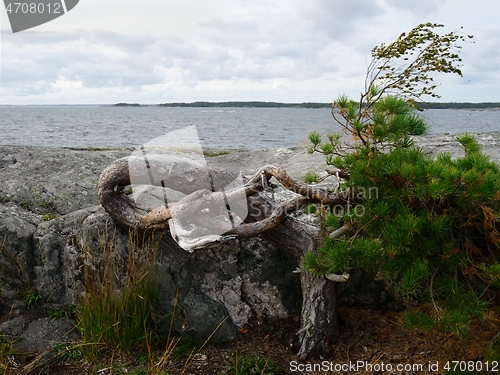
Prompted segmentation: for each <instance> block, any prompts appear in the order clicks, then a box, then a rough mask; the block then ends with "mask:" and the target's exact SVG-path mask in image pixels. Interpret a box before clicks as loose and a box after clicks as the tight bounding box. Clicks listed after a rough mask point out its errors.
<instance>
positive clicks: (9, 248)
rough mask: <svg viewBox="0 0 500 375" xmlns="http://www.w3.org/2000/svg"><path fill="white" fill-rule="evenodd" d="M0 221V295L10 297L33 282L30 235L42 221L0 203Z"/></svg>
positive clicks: (12, 206) (20, 209)
mask: <svg viewBox="0 0 500 375" xmlns="http://www.w3.org/2000/svg"><path fill="white" fill-rule="evenodd" d="M0 218H1V219H0V292H1V295H3V296H9V297H12V296H13V294H14V293H15V291H16V290H18V289H19V288H20V287H22V286H23V285H27V284H29V283H30V281H31V279H32V268H33V233H34V232H35V230H36V227H37V225H38V224H39V223H40V222H41V221H42V220H41V218H40V217H39V216H38V215H35V214H33V213H31V212H29V211H27V210H25V209H24V208H22V207H19V206H16V205H14V204H12V203H7V204H2V203H0Z"/></svg>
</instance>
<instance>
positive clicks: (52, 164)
mask: <svg viewBox="0 0 500 375" xmlns="http://www.w3.org/2000/svg"><path fill="white" fill-rule="evenodd" d="M130 152H131V150H126V149H124V150H106V151H92V150H79V149H69V148H50V147H26V146H1V147H0V181H3V183H1V184H0V202H14V203H16V204H17V205H20V206H22V207H24V208H26V209H28V210H29V211H31V212H34V213H38V214H57V215H64V214H68V213H70V212H73V211H76V210H79V209H81V208H84V207H91V206H95V205H96V204H97V203H98V199H97V193H96V183H97V179H98V177H99V175H100V173H101V172H102V170H103V169H104V168H105V167H106V166H107V165H109V164H110V163H111V162H112V161H114V160H116V159H118V158H120V157H123V156H126V155H128V154H130Z"/></svg>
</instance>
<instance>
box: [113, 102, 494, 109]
mask: <svg viewBox="0 0 500 375" xmlns="http://www.w3.org/2000/svg"><path fill="white" fill-rule="evenodd" d="M113 106H115V107H143V105H141V104H137V103H117V104H113ZM157 106H158V107H218V108H220V107H223V108H331V106H332V103H317V102H308V103H279V102H258V101H252V102H192V103H161V104H157ZM418 106H419V107H420V108H423V109H467V108H470V109H487V108H499V109H500V103H431V102H421V103H418ZM144 107H145V106H144Z"/></svg>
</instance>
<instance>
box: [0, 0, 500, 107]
mask: <svg viewBox="0 0 500 375" xmlns="http://www.w3.org/2000/svg"><path fill="white" fill-rule="evenodd" d="M0 9H1V31H2V34H1V83H0V104H104V103H117V102H136V103H141V104H148V103H150V104H154V103H164V102H192V101H197V100H206V101H229V100H238V101H247V100H262V101H280V102H309V101H315V102H331V101H333V100H334V99H335V98H336V97H337V96H338V94H339V93H346V94H348V95H350V96H352V97H353V98H356V99H357V98H358V96H359V93H360V91H361V89H362V86H363V79H364V75H365V72H366V66H367V64H368V63H369V60H370V52H371V49H372V48H373V47H374V46H376V45H379V44H381V43H384V42H385V43H389V42H392V41H394V40H395V39H396V38H397V36H398V35H399V34H401V33H402V32H403V31H409V30H410V29H412V28H413V27H414V26H416V25H418V24H419V23H423V22H436V23H443V24H444V25H445V28H444V29H443V30H444V31H446V32H448V31H460V27H463V32H464V33H465V34H472V35H474V37H475V43H467V44H465V45H464V46H463V49H462V52H461V53H462V57H463V67H462V71H463V73H464V77H463V78H460V77H458V76H457V77H449V76H439V77H437V81H438V82H440V83H441V86H440V87H439V88H438V93H439V94H440V95H441V96H442V98H441V99H440V101H450V102H455V101H457V102H461V101H469V102H499V101H500V95H499V89H500V21H499V19H498V17H499V14H500V2H499V1H498V0H475V1H470V0H349V1H348V0H308V1H304V0H300V1H299V0H253V1H248V0H245V1H243V0H210V1H207V0H204V1H201V0H182V1H180V0H167V1H165V0H163V1H160V0H141V1H139V0H135V1H132V0H104V1H103V0H80V2H79V3H78V5H77V6H76V7H75V8H74V9H73V10H71V11H70V12H68V13H67V14H65V15H64V16H62V17H60V18H58V19H56V20H53V21H51V22H49V23H47V24H44V25H41V26H38V27H36V28H33V29H30V30H27V31H23V32H19V33H16V34H13V33H12V31H11V30H10V25H9V22H8V19H7V14H6V12H5V7H4V6H3V2H2V4H0Z"/></svg>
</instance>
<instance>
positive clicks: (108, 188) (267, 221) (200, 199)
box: [98, 155, 350, 360]
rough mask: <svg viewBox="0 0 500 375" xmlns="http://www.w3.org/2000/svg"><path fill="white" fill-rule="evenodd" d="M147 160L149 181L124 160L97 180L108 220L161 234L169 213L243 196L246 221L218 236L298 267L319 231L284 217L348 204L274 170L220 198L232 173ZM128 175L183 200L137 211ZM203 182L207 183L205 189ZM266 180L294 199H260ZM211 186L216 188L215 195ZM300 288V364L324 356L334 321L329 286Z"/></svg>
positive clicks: (305, 278) (307, 279)
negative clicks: (313, 206) (258, 244)
mask: <svg viewBox="0 0 500 375" xmlns="http://www.w3.org/2000/svg"><path fill="white" fill-rule="evenodd" d="M148 159H149V160H148V168H149V169H150V170H154V176H152V174H151V173H149V171H148V173H145V172H144V171H137V170H135V171H134V170H133V164H129V162H128V160H127V159H120V160H117V161H116V162H114V163H113V164H111V165H110V166H109V167H107V168H106V169H105V170H104V171H103V173H102V174H101V176H100V178H99V182H98V195H99V199H100V201H101V204H102V205H103V207H104V209H105V210H106V211H107V212H108V213H109V215H110V216H111V217H112V218H113V219H115V220H116V221H118V222H120V223H122V224H125V225H127V226H130V227H134V228H137V229H143V230H148V229H167V228H168V222H169V220H171V219H172V213H173V212H175V211H176V210H180V211H182V212H185V211H189V210H191V211H193V212H196V210H197V209H199V208H200V207H202V206H206V205H209V204H210V202H211V200H214V201H218V200H220V197H218V196H217V194H226V196H228V197H231V196H233V195H235V196H236V195H238V194H239V195H241V194H242V193H244V195H245V196H246V197H247V205H248V215H247V217H246V218H244V222H242V223H241V224H239V225H237V226H235V227H234V228H232V229H231V230H229V231H228V232H226V233H224V235H223V236H231V238H232V237H234V236H238V237H251V236H257V235H263V236H264V237H265V238H266V239H267V240H268V241H269V242H271V243H272V244H274V245H275V246H277V247H278V248H280V249H282V250H284V251H287V252H288V253H289V254H290V255H291V256H292V257H293V258H294V259H295V261H296V262H297V265H298V266H300V265H301V263H302V259H303V257H304V255H305V254H306V253H307V252H309V251H316V249H317V247H318V244H319V228H318V227H317V226H314V225H311V224H309V223H305V222H302V221H299V220H297V219H294V218H293V217H291V216H290V214H291V213H292V212H294V211H297V210H299V209H301V208H302V207H304V206H305V205H307V204H309V203H314V202H317V203H321V204H323V205H326V206H332V207H333V206H337V205H347V204H348V203H349V199H350V197H349V194H348V192H340V193H339V192H331V191H329V190H327V189H322V188H318V187H315V186H310V185H307V184H304V183H300V182H297V181H295V180H294V179H292V178H291V177H290V176H289V175H288V174H287V173H286V171H285V170H284V169H283V168H281V167H279V166H276V165H267V166H264V167H262V168H261V169H260V170H259V171H258V172H257V173H256V174H255V175H254V176H252V177H250V178H244V184H243V185H242V186H238V187H236V188H233V189H231V190H229V191H225V192H222V188H224V186H227V185H228V184H229V183H230V182H231V181H233V180H234V179H235V178H236V177H237V175H238V173H236V172H231V171H227V170H222V169H213V168H207V167H205V166H202V165H199V164H197V163H194V162H190V161H189V160H177V159H175V160H166V159H165V158H164V157H162V156H161V155H157V156H152V157H149V158H148ZM141 173H142V174H141ZM131 174H135V177H136V183H137V181H139V182H140V183H143V184H144V185H155V186H162V187H164V188H170V189H174V190H177V191H180V192H182V193H184V194H187V195H186V196H185V197H184V198H183V199H181V200H180V201H178V202H176V203H171V204H169V205H168V206H167V205H164V206H157V207H152V208H147V207H140V206H138V205H137V204H136V203H135V202H134V200H133V199H131V198H130V197H129V196H128V195H126V194H125V188H126V187H127V186H128V185H130V183H131V181H130V180H131V179H130V175H131ZM207 176H209V177H210V179H211V181H212V183H211V184H208V185H207V181H206V179H207ZM271 177H274V178H275V179H276V180H277V181H278V182H280V183H281V184H282V185H283V186H284V187H285V188H287V189H288V190H290V191H293V192H295V193H296V194H297V195H296V196H295V197H294V198H293V199H291V200H290V201H288V202H285V203H282V204H278V203H277V202H276V201H275V200H274V199H273V198H271V197H269V195H268V194H266V193H265V192H266V191H269V190H270V187H271V186H272V185H271V184H270V182H269V179H271ZM213 181H216V182H217V186H215V189H214V184H213ZM207 242H208V241H207ZM200 243H201V246H205V245H206V242H203V241H201V242H200ZM339 281H341V280H339ZM344 281H345V280H344ZM301 283H302V294H303V305H302V312H301V328H300V330H299V334H298V340H299V345H298V346H299V352H298V356H299V358H300V359H301V360H305V359H307V358H309V357H311V356H315V355H322V354H324V352H325V350H326V347H327V346H328V345H329V344H330V343H333V342H335V341H336V340H337V338H338V319H337V315H336V297H335V284H336V283H335V282H333V281H330V280H329V279H327V278H326V277H325V276H314V275H312V274H311V273H309V272H301Z"/></svg>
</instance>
